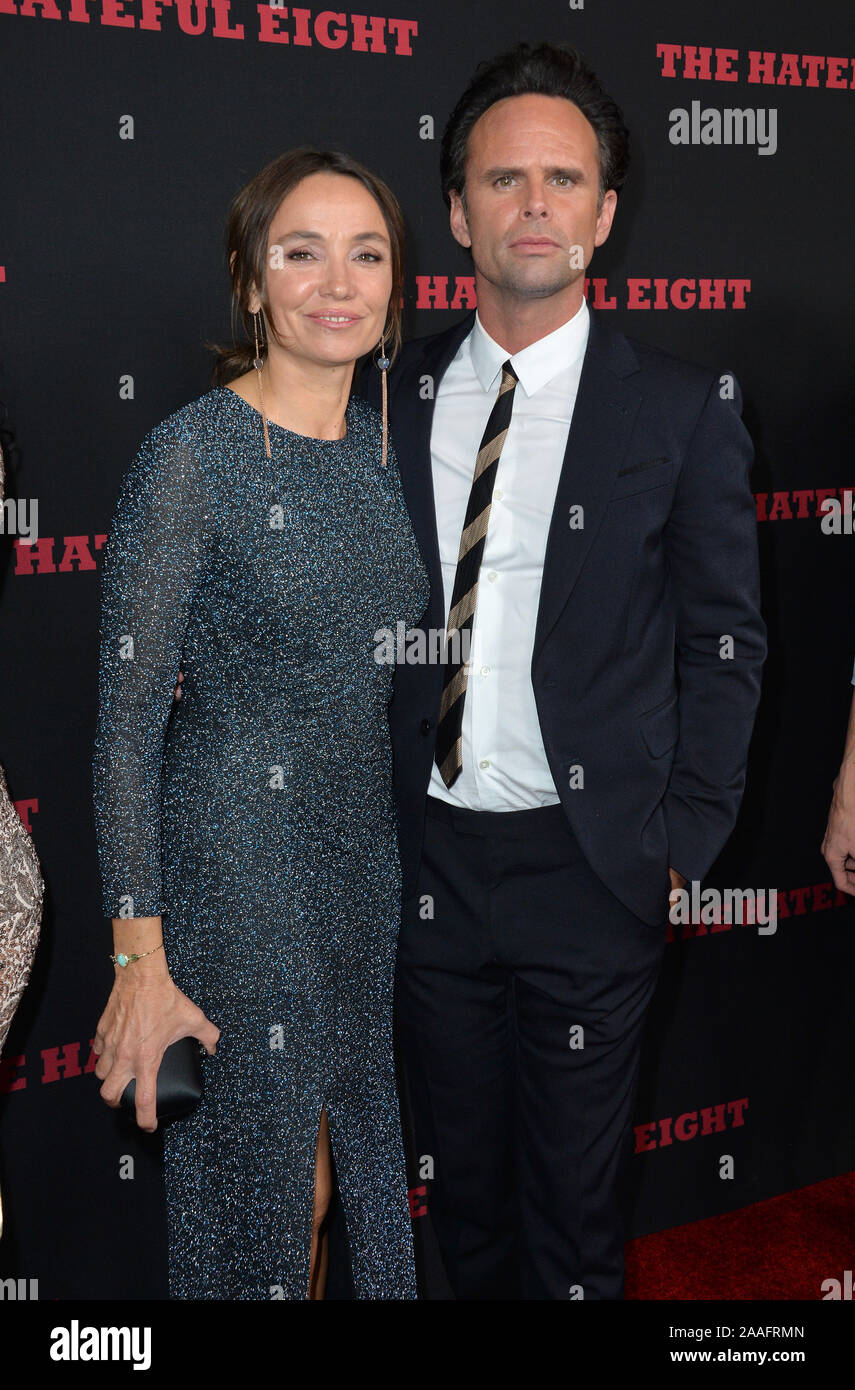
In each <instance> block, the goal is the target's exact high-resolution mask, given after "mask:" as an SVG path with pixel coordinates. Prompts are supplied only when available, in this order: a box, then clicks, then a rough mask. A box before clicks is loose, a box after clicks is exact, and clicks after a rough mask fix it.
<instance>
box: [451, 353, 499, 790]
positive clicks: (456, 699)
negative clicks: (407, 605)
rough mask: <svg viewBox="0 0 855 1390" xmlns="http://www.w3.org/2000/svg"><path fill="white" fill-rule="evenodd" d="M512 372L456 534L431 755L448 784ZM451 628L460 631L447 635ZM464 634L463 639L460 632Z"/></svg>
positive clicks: (458, 761) (459, 764)
mask: <svg viewBox="0 0 855 1390" xmlns="http://www.w3.org/2000/svg"><path fill="white" fill-rule="evenodd" d="M516 384H517V374H516V372H515V371H514V369H513V367H512V366H511V363H510V360H508V361H507V362H506V363H505V364H504V366H503V367H502V381H501V385H500V386H499V394H498V396H497V397H496V402H495V405H494V406H493V409H492V410H491V412H490V418H489V420H488V421H487V428H486V429H485V430H484V437H483V439H482V440H481V447H480V448H479V450H478V457H477V459H476V460H475V476H474V477H473V479H472V490H471V492H470V493H469V503H468V505H467V508H466V516H465V518H464V522H463V534H462V535H461V537H460V551H459V554H458V557H457V571H456V573H455V576H454V589H453V590H452V594H451V609H450V611H449V614H448V623H447V626H446V633H447V641H448V645H447V647H446V657H447V658H448V657H449V656H450V655H451V654H452V653H453V654H454V655H455V656H456V657H457V658H458V659H457V660H456V661H451V660H448V659H447V660H446V666H445V676H444V680H443V687H442V700H441V702H440V706H439V722H438V724H437V728H436V750H435V752H434V759H435V761H436V765H437V767H438V768H439V771H440V776H441V777H442V780H443V782H444V783H445V785H446V786H447V787H450V786H452V785H453V783H454V782H456V781H457V778H458V777H459V776H460V773H461V770H462V768H463V758H462V754H461V740H462V734H463V702H464V700H465V698H466V685H467V682H468V680H469V662H468V660H467V661H464V660H463V659H462V658H463V653H464V640H467V641H468V640H471V636H472V624H473V621H474V618H475V600H476V597H477V594H478V573H479V571H480V568H481V558H482V556H483V554H484V543H485V540H486V537H487V523H488V522H489V520H490V504H491V502H492V500H493V484H494V483H495V481H496V472H497V469H498V467H499V457H500V455H501V452H502V447H503V445H504V442H505V436H506V435H507V433H508V426H509V425H510V423H511V411H512V410H513V406H514V387H515V386H516ZM455 633H459V634H460V636H459V637H458V638H457V639H456V640H452V639H453V637H454V634H455ZM464 633H466V634H467V638H466V639H464V636H463V634H464Z"/></svg>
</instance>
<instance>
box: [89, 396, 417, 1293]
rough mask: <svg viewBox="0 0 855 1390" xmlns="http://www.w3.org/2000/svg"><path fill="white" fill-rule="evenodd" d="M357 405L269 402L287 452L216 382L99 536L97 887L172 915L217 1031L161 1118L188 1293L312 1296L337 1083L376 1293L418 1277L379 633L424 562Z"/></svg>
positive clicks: (169, 922)
mask: <svg viewBox="0 0 855 1390" xmlns="http://www.w3.org/2000/svg"><path fill="white" fill-rule="evenodd" d="M346 422H347V433H346V436H345V438H344V439H341V440H329V441H327V440H319V439H313V438H307V437H305V436H302V435H298V434H294V433H292V432H291V431H289V430H286V429H284V428H283V427H282V426H279V425H276V424H273V423H272V422H268V429H269V437H270V447H271V452H272V454H273V457H272V458H270V459H268V458H267V457H266V454H265V450H264V441H263V432H262V418H261V415H260V413H259V412H258V411H256V410H255V409H254V407H253V406H251V405H250V404H249V403H248V402H247V401H245V400H243V398H242V397H240V396H238V395H237V394H236V392H234V391H232V390H230V389H229V388H227V387H216V388H214V389H212V390H210V391H208V392H206V394H205V395H203V396H200V397H199V398H198V399H197V400H195V401H193V402H191V403H190V404H189V405H187V406H185V407H183V408H182V409H180V410H177V411H176V412H175V413H174V414H172V415H171V416H169V418H168V419H166V420H165V421H163V423H162V424H160V425H158V426H156V427H155V428H154V429H153V430H151V432H150V433H149V434H148V435H147V436H146V438H145V439H144V441H143V443H142V445H141V447H140V450H139V452H138V454H137V457H136V459H135V460H134V463H133V466H132V467H131V469H130V471H129V472H128V474H127V475H126V477H125V479H124V481H123V484H122V488H121V492H120V496H119V501H118V505H117V510H116V514H115V518H114V521H113V527H112V530H111V533H110V537H109V540H108V543H107V546H106V549H105V552H104V564H103V574H102V617H101V647H100V691H99V715H98V726H97V733H96V739H95V755H94V768H93V770H94V783H95V819H96V829H97V835H98V853H99V862H100V869H101V881H102V892H103V909H104V912H105V913H106V914H107V915H108V916H109V917H130V916H133V917H143V916H153V915H156V914H161V915H162V917H163V935H164V942H165V948H166V955H167V959H168V962H169V969H170V973H171V975H172V978H173V979H174V981H175V983H176V984H177V985H178V986H179V988H180V989H182V990H183V991H184V993H185V994H186V995H188V997H189V998H190V999H192V1000H193V1002H194V1003H196V1004H198V1005H199V1007H200V1008H202V1009H203V1010H204V1011H205V1013H206V1014H207V1016H208V1018H210V1019H211V1020H212V1022H214V1023H215V1024H216V1025H217V1027H219V1028H220V1030H221V1036H220V1041H219V1043H218V1046H217V1052H216V1055H215V1056H214V1057H210V1058H207V1057H206V1058H205V1059H204V1060H203V1067H204V1069H205V1087H206V1090H205V1097H204V1100H203V1103H202V1104H201V1106H200V1107H199V1108H198V1109H197V1111H196V1112H195V1113H194V1114H193V1115H192V1116H190V1117H188V1118H187V1119H184V1120H178V1121H175V1122H173V1123H172V1124H171V1125H167V1126H166V1127H165V1130H164V1175H165V1185H166V1199H167V1217H168V1232H169V1288H170V1296H171V1297H172V1298H186V1299H191V1298H192V1299H271V1298H288V1299H303V1298H305V1297H306V1291H307V1287H308V1277H309V1245H310V1234H311V1219H312V1198H313V1191H314V1166H315V1146H316V1140H317V1132H318V1123H319V1119H320V1111H321V1107H322V1106H324V1107H326V1111H327V1115H328V1119H329V1125H330V1135H331V1141H332V1149H333V1155H334V1161H335V1165H336V1172H337V1178H338V1185H339V1191H340V1194H341V1200H342V1205H343V1210H344V1215H345V1221H346V1226H347V1237H348V1245H349V1251H350V1263H351V1269H352V1274H353V1282H354V1289H355V1294H356V1297H357V1298H361V1299H413V1298H415V1297H416V1288H415V1275H414V1268H413V1249H412V1231H411V1226H410V1217H409V1209H408V1202H407V1190H406V1177H405V1170H404V1159H403V1152H402V1142H401V1129H400V1113H399V1107H398V1099H397V1094H396V1089H395V1077H394V1069H393V1053H392V990H393V975H394V955H395V947H396V939H397V932H398V924H399V914H400V866H399V859H398V848H397V840H396V831H395V814H394V805H393V800H392V754H391V744H390V739H389V733H388V727H387V705H388V701H389V699H390V695H391V684H392V675H393V667H392V666H391V665H390V664H388V663H387V662H382V661H381V662H378V660H377V659H376V656H375V652H376V650H377V648H378V642H377V638H376V636H375V634H376V633H377V631H378V630H379V629H390V630H391V631H392V632H393V633H394V632H395V631H396V624H397V623H398V622H403V623H405V624H406V625H407V626H410V625H413V624H415V623H417V622H418V620H419V618H420V617H421V615H422V614H423V612H424V609H425V607H426V604H427V598H428V580H427V575H426V572H425V570H424V567H423V565H422V562H421V559H420V556H419V552H418V549H417V546H416V541H415V539H414V536H413V533H412V529H411V527H410V522H409V518H408V515H407V511H406V508H405V504H404V500H403V495H402V492H401V486H400V477H399V473H398V466H397V462H396V459H395V456H394V452H393V450H392V449H391V447H390V450H389V458H388V465H387V467H386V468H385V469H384V468H382V467H381V463H380V450H381V430H380V417H379V415H378V414H377V412H376V411H375V410H374V409H373V407H371V406H370V405H368V404H367V403H366V402H365V401H363V400H361V399H360V398H359V397H357V396H353V397H352V398H351V400H350V402H349V404H348V407H347V414H346ZM179 669H180V670H182V671H183V672H184V673H185V679H184V685H183V696H182V698H181V700H180V701H178V702H177V703H176V704H173V689H174V686H175V678H176V675H177V672H178V670H179ZM131 968H133V967H131Z"/></svg>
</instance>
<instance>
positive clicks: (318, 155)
mask: <svg viewBox="0 0 855 1390" xmlns="http://www.w3.org/2000/svg"><path fill="white" fill-rule="evenodd" d="M322 173H329V174H344V175H346V176H347V177H348V178H353V179H358V180H359V182H360V183H361V184H362V185H363V187H364V188H367V190H368V192H369V193H370V194H371V196H372V197H373V198H374V200H375V202H376V203H377V204H378V206H379V208H380V211H381V212H382V214H383V219H384V221H385V223H386V230H387V231H388V233H389V241H390V243H391V252H392V293H391V295H390V296H389V312H388V315H387V318H386V327H385V330H384V331H385V335H386V340H387V344H386V356H387V357H388V358H389V359H390V361H391V360H392V359H393V358H394V357H395V355H396V353H397V352H398V350H399V348H400V346H401V296H402V294H403V290H404V216H403V213H402V212H401V206H400V204H399V202H398V200H397V198H396V197H395V195H394V193H393V192H392V190H391V189H390V188H389V187H388V185H387V184H385V183H384V182H383V180H382V179H380V178H378V177H377V175H376V174H372V172H371V170H370V169H366V167H365V165H364V164H360V163H359V161H358V160H356V159H353V158H352V157H351V156H350V155H349V154H343V153H341V152H340V151H338V150H316V149H313V148H312V147H311V146H309V145H303V146H300V148H299V149H295V150H287V151H286V152H285V153H284V154H280V155H279V156H278V157H277V158H276V159H274V160H271V162H270V163H269V164H266V165H265V167H264V168H263V169H262V170H261V171H260V172H259V173H257V174H256V175H255V178H253V179H250V181H249V183H248V184H246V185H245V186H244V187H243V188H242V189H240V191H239V192H238V193H236V194H235V196H234V198H232V201H231V203H230V204H229V211H228V216H227V218H226V235H225V246H226V264H227V265H229V266H230V274H231V281H232V306H231V318H232V346H231V347H221V346H220V345H218V344H217V343H208V344H206V346H207V347H209V348H210V349H211V351H212V352H214V353H215V354H216V359H215V361H214V364H213V367H212V369H211V385H212V386H225V385H226V384H227V383H228V382H230V381H233V380H234V379H235V377H238V376H242V375H243V374H244V373H245V372H248V371H249V370H250V368H251V367H252V365H253V362H254V360H255V337H254V332H253V327H252V315H251V314H250V312H249V308H248V301H249V292H250V288H251V286H252V285H253V283H254V284H255V285H256V286H257V287H258V290H259V294H260V298H261V307H262V310H263V311H264V318H265V322H266V324H270V325H271V330H270V331H273V330H272V320H271V314H270V306H269V303H268V299H267V280H266V273H265V272H266V269H267V238H268V234H269V231H270V224H271V222H272V221H273V218H274V217H275V216H276V211H277V209H278V207H279V205H280V203H281V202H282V200H283V198H286V197H287V196H288V194H289V193H291V192H292V191H293V190H294V189H295V188H296V187H297V185H298V184H299V183H301V182H302V180H303V179H305V178H308V177H309V175H310V174H322ZM233 256H234V260H232V257H233ZM236 311H237V313H238V314H239V316H240V321H241V325H242V328H243V331H244V334H245V335H246V341H245V342H241V343H239V342H238V341H237V339H236V337H235V312H236ZM265 350H266V344H265V345H264V346H262V347H261V352H262V355H263V354H264V352H265Z"/></svg>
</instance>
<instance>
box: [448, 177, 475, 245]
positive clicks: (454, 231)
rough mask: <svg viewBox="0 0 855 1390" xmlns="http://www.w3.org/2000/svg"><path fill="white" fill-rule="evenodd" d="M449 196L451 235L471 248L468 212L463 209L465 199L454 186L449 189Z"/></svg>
mask: <svg viewBox="0 0 855 1390" xmlns="http://www.w3.org/2000/svg"><path fill="white" fill-rule="evenodd" d="M448 196H449V198H450V200H451V210H450V212H449V218H448V220H449V223H450V224H451V235H452V236H453V237H454V240H455V241H457V242H459V243H460V245H461V246H466V247H470V248H471V246H472V238H471V236H470V235H469V223H468V220H467V217H466V213H465V212H464V210H463V199H462V198H461V197H460V194H459V193H456V192H455V190H454V189H453V188H452V189H451V190H450V191H449V195H448Z"/></svg>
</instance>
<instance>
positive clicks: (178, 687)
mask: <svg viewBox="0 0 855 1390" xmlns="http://www.w3.org/2000/svg"><path fill="white" fill-rule="evenodd" d="M183 679H184V672H183V671H179V672H178V684H177V685H176V687H175V689H174V691H173V692H172V698H173V699H174V700H180V699H181V682H182V681H183Z"/></svg>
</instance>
